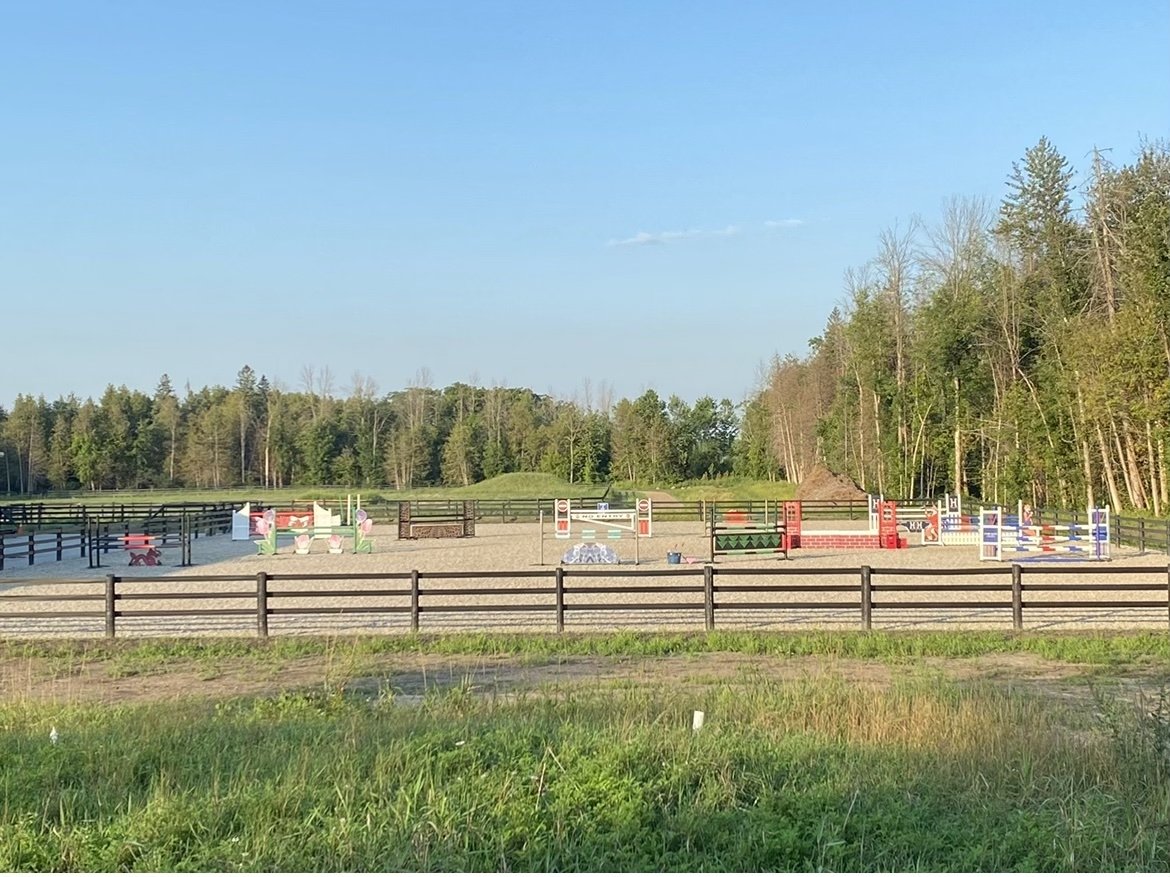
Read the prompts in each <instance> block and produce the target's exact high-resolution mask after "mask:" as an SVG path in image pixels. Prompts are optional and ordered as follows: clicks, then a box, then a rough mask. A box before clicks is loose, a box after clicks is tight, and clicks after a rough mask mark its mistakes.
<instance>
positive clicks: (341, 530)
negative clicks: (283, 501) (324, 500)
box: [253, 503, 374, 555]
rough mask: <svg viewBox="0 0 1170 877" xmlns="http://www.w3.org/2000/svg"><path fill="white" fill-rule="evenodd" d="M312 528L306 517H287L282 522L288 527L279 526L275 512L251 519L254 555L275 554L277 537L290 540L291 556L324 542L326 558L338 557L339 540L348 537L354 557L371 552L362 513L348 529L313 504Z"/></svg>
mask: <svg viewBox="0 0 1170 877" xmlns="http://www.w3.org/2000/svg"><path fill="white" fill-rule="evenodd" d="M311 520H312V524H310V523H309V521H310V518H309V516H307V515H287V516H286V517H285V522H286V523H287V524H289V526H285V527H281V526H279V523H280V518H279V516H278V514H277V511H276V509H268V510H266V511H265V512H264V513H263V514H261V515H260V517H259V518H257V519H255V527H256V534H257V535H258V536H260V538H259V539H256V540H253V541H254V542H255V543H256V548H257V553H258V554H265V555H272V554H276V552H277V547H276V541H277V537H279V536H292V537H293V553H294V554H308V553H309V551H310V550H311V549H312V546H313V542H314V541H315V540H317V539H324V540H326V541H327V542H328V543H329V547H328V550H329V553H330V554H341V553H342V551H343V540H344V538H345V537H347V536H348V537H349V538H351V539H352V540H353V553H354V554H369V553H370V552H372V551H373V548H374V541H373V540H372V539H371V538H370V532H371V530H372V529H373V526H374V522H373V520H372V519H371V518H370V517H369V516H368V515H367V514H366V512H365V510H364V509H357V511H356V514H355V516H354V522H353V523H352V524H349V525H344V526H343V525H342V524H341V516H340V515H334V514H333V513H332V512H330V511H329V509H327V508H324V507H323V506H321V505H318V504H317V503H314V504H313V515H312V519H311Z"/></svg>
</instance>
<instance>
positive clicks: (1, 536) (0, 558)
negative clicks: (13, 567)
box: [0, 533, 5, 572]
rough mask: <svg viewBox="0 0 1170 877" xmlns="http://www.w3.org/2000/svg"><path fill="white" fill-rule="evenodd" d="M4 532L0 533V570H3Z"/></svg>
mask: <svg viewBox="0 0 1170 877" xmlns="http://www.w3.org/2000/svg"><path fill="white" fill-rule="evenodd" d="M4 538H5V537H4V534H3V533H0V572H4Z"/></svg>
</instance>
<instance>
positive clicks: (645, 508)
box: [539, 499, 654, 565]
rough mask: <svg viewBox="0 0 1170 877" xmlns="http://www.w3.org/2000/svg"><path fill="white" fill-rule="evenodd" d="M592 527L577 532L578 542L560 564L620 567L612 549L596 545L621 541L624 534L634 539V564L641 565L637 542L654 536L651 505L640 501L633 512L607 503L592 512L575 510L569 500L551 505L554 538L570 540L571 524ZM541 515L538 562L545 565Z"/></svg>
mask: <svg viewBox="0 0 1170 877" xmlns="http://www.w3.org/2000/svg"><path fill="white" fill-rule="evenodd" d="M574 523H577V524H592V525H593V526H591V527H582V528H580V530H579V531H578V535H579V538H580V539H581V541H580V542H578V543H577V545H576V546H575V547H573V548H571V549H569V550H568V551H567V552H565V554H564V556H563V557H562V559H561V561H562V563H621V559H620V558H619V557H618V556H617V552H615V551H614V550H613V549H612V548H611V547H609V546H604V545H597V544H596V543H597V542H598V540H599V539H601V540H603V541H607V542H616V541H620V540H621V539H622V537H623V535H624V534H633V537H634V564H635V565H637V564H638V563H640V562H641V551H640V549H639V545H638V540H639V539H641V538H642V537H646V538H650V537H652V536H653V535H654V504H653V503H652V502H651V501H650V500H649V499H639V500H638V501H637V502H636V503H635V504H634V507H633V508H632V509H611V508H610V507H609V503H604V502H599V503H597V507H596V508H594V509H574V508H573V501H572V500H570V499H558V500H555V501H554V502H553V538H554V539H572V538H573V524H574ZM544 538H545V536H544V511H543V510H542V511H541V512H540V559H539V562H540V563H541V564H543V563H544Z"/></svg>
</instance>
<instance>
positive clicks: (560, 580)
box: [556, 566, 565, 633]
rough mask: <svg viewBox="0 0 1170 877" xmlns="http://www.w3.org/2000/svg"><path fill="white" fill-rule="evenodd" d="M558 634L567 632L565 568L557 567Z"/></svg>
mask: <svg viewBox="0 0 1170 877" xmlns="http://www.w3.org/2000/svg"><path fill="white" fill-rule="evenodd" d="M556 591H557V633H564V632H565V568H564V567H563V566H558V567H557V587H556Z"/></svg>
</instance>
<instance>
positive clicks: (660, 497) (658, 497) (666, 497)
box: [646, 490, 678, 502]
mask: <svg viewBox="0 0 1170 877" xmlns="http://www.w3.org/2000/svg"><path fill="white" fill-rule="evenodd" d="M646 499H648V500H650V501H651V502H678V500H677V499H675V498H674V497H673V496H671V495H670V494H669V493H667V492H666V491H665V490H647V491H646Z"/></svg>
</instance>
